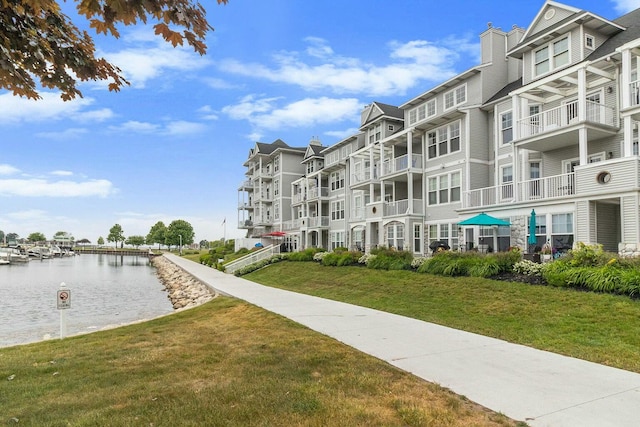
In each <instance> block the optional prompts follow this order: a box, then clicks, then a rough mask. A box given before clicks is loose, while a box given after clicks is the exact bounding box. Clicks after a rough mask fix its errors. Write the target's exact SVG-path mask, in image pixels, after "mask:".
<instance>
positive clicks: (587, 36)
mask: <svg viewBox="0 0 640 427" xmlns="http://www.w3.org/2000/svg"><path fill="white" fill-rule="evenodd" d="M589 40H591V46H589V43H588V42H589ZM584 47H585V48H586V49H589V50H596V38H595V37H594V36H592V35H591V34H586V33H585V35H584Z"/></svg>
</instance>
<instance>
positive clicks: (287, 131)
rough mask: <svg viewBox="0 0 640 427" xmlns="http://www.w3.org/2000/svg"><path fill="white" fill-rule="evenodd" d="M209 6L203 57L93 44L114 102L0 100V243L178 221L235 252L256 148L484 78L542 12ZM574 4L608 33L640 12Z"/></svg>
mask: <svg viewBox="0 0 640 427" xmlns="http://www.w3.org/2000/svg"><path fill="white" fill-rule="evenodd" d="M202 1H203V4H205V5H206V8H207V11H208V15H207V16H208V19H209V21H210V23H211V24H212V25H213V26H214V27H215V31H214V32H213V33H211V34H210V35H209V36H208V38H207V44H208V46H209V52H208V54H207V55H206V56H203V57H201V56H199V55H197V54H195V53H193V52H192V51H191V50H190V49H188V48H177V49H174V48H172V47H171V46H170V45H168V44H166V43H164V42H163V41H162V40H161V39H160V38H158V37H156V36H153V31H152V29H151V28H150V27H144V26H137V27H129V28H124V29H122V32H121V34H122V37H121V38H120V39H119V40H114V39H111V38H105V37H102V36H96V37H95V42H96V45H97V46H98V50H99V52H100V54H101V55H103V56H105V57H106V58H107V59H109V60H111V61H112V62H114V63H115V64H117V65H118V66H120V68H121V69H122V70H123V72H124V74H125V75H126V76H127V78H128V79H129V81H130V82H131V86H130V87H125V88H124V89H123V90H122V91H121V92H119V93H113V92H108V91H107V90H106V84H104V83H94V82H91V83H86V84H82V86H81V90H82V91H83V94H84V98H82V99H77V100H74V101H71V102H63V101H61V100H60V98H59V94H57V93H55V92H43V93H42V95H43V99H42V100H39V101H28V100H26V99H21V98H18V97H15V96H13V95H11V94H10V93H7V92H6V91H0V230H3V231H4V232H5V233H10V232H14V233H18V235H20V236H21V237H27V236H28V235H29V234H30V233H33V232H41V233H44V234H45V236H46V237H47V238H51V237H52V236H53V234H54V233H55V232H57V231H67V232H70V233H72V234H73V235H74V236H75V238H76V239H82V238H87V239H89V240H91V241H92V242H95V241H96V240H97V239H98V237H99V236H103V237H106V236H107V234H108V232H109V228H111V226H113V225H114V224H116V223H118V224H120V225H121V226H122V228H123V230H124V234H125V235H126V236H130V235H146V234H147V233H148V231H149V229H150V227H151V226H152V225H153V224H155V223H156V222H157V221H164V222H165V224H167V225H168V224H169V223H170V222H171V221H172V220H174V219H184V220H187V221H189V222H190V223H191V224H192V225H193V227H194V231H195V233H196V241H199V240H202V239H207V240H216V239H220V238H222V237H223V234H225V233H226V237H227V238H234V237H241V236H242V235H243V232H242V231H241V230H238V229H237V228H236V227H237V205H238V193H237V187H238V185H239V184H240V183H241V182H242V181H243V178H244V168H243V167H242V163H243V162H244V161H245V160H246V158H247V155H248V151H249V149H250V148H252V147H253V145H254V143H255V141H261V142H272V141H274V140H275V139H277V138H280V139H282V140H284V141H285V142H287V143H288V144H289V145H292V146H306V144H307V143H308V141H309V140H310V139H311V137H312V136H317V137H319V138H320V140H321V141H322V143H323V144H324V145H326V146H328V145H332V144H334V143H335V142H337V141H339V140H340V139H342V138H344V137H345V136H347V135H350V134H352V133H354V132H355V131H356V130H357V127H358V124H359V117H360V111H361V109H362V108H363V107H364V106H365V105H366V104H368V103H370V102H371V101H379V102H384V103H387V104H392V105H400V104H402V103H403V102H405V101H407V100H409V99H411V98H413V97H414V96H416V95H418V94H420V93H422V92H424V91H426V90H427V89H429V88H431V87H433V86H434V85H437V84H439V83H441V82H443V81H444V80H446V79H448V78H449V77H451V76H452V75H455V74H457V73H459V72H461V71H464V70H466V69H468V68H470V67H472V66H474V65H476V64H477V63H478V56H479V54H480V51H479V37H478V36H479V34H480V33H481V32H482V31H484V30H485V29H486V28H487V23H488V22H491V23H492V24H493V26H494V27H500V28H503V29H505V30H508V29H510V28H511V27H512V25H514V24H516V25H519V26H522V27H527V26H528V25H529V24H530V23H531V21H532V20H533V18H534V17H535V15H536V14H537V12H538V11H539V9H540V8H541V7H542V5H543V3H544V2H543V1H531V0H526V1H513V0H495V1H477V0H450V1H447V2H445V3H440V2H431V1H422V0H400V1H397V2H389V1H388V0H385V1H382V0H367V1H361V0H349V1H345V0H324V1H316V2H311V1H302V0H269V1H264V0H245V1H241V0H230V2H229V4H228V5H226V6H218V5H217V3H216V2H215V1H214V0H202ZM73 3H74V2H71V5H73ZM69 4H70V3H69V2H67V4H66V6H65V7H67V8H68V7H69ZM566 4H568V5H570V6H574V7H577V8H581V9H586V10H589V11H591V12H594V13H596V14H599V15H601V16H603V17H605V18H608V19H614V18H616V17H618V16H620V15H622V14H623V13H625V12H627V11H629V10H632V9H634V8H637V7H640V0H617V1H615V0H575V2H573V1H572V2H568V3H566ZM225 218H226V227H223V225H222V223H223V220H224V219H225ZM225 228H226V230H225Z"/></svg>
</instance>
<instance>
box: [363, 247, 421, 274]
mask: <svg viewBox="0 0 640 427" xmlns="http://www.w3.org/2000/svg"><path fill="white" fill-rule="evenodd" d="M371 252H372V254H373V255H375V257H370V258H369V259H368V261H367V267H368V268H372V269H375V270H411V261H412V260H413V255H412V254H411V252H407V251H396V250H391V249H376V250H375V253H374V251H371Z"/></svg>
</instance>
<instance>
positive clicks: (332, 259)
mask: <svg viewBox="0 0 640 427" xmlns="http://www.w3.org/2000/svg"><path fill="white" fill-rule="evenodd" d="M361 256H362V252H359V251H339V250H337V249H336V250H335V251H333V252H329V253H327V254H326V255H325V256H324V257H323V258H322V265H332V266H336V267H342V266H347V265H358V260H359V259H360V257H361Z"/></svg>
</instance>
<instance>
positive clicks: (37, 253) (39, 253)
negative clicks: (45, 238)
mask: <svg viewBox="0 0 640 427" xmlns="http://www.w3.org/2000/svg"><path fill="white" fill-rule="evenodd" d="M27 254H28V255H29V256H30V257H32V258H40V259H47V258H51V251H50V250H49V248H48V247H46V246H32V247H31V248H29V249H28V250H27Z"/></svg>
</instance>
